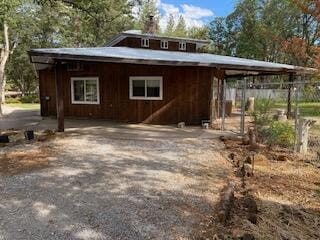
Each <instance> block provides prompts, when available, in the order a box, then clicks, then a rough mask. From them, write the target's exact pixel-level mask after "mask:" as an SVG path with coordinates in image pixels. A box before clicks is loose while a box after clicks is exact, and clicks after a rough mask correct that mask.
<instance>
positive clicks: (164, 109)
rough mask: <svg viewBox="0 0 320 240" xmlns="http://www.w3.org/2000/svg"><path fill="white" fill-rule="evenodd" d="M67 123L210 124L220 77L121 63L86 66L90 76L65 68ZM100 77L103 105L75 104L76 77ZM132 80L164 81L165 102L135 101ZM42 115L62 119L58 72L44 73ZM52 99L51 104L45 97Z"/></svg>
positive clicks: (195, 70)
mask: <svg viewBox="0 0 320 240" xmlns="http://www.w3.org/2000/svg"><path fill="white" fill-rule="evenodd" d="M59 74H61V75H60V76H61V77H62V80H63V96H64V114H65V116H66V117H81V118H82V117H83V118H96V119H110V120H115V121H121V122H133V123H154V124H175V123H177V122H180V121H184V122H186V123H187V124H199V123H200V122H201V120H204V119H209V115H210V101H211V84H212V79H213V78H214V76H217V71H215V70H213V69H211V68H206V67H169V66H150V65H134V64H118V63H85V64H84V71H79V72H69V71H67V70H66V66H65V65H62V69H61V70H60V71H59ZM85 76H87V77H99V88H100V104H99V105H86V104H71V82H70V81H71V80H70V79H71V77H85ZM130 76H162V77H163V100H161V101H151V100H130V99H129V77H130ZM39 78H40V98H41V114H42V115H43V116H48V115H56V97H55V95H56V93H55V91H56V88H55V80H54V69H46V70H42V71H40V73H39ZM46 96H48V97H50V100H49V101H47V100H46V99H45V97H46Z"/></svg>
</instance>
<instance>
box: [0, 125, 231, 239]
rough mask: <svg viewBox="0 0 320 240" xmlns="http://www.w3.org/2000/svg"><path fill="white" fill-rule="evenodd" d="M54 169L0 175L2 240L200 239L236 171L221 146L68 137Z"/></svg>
mask: <svg viewBox="0 0 320 240" xmlns="http://www.w3.org/2000/svg"><path fill="white" fill-rule="evenodd" d="M48 147H49V149H50V154H49V156H48V159H49V165H48V166H47V167H45V168H42V169H37V170H33V171H29V172H22V173H19V174H16V175H10V176H7V175H0V239H1V240H2V239H10V240H11V239H12V240H18V239H24V240H27V239H32V240H35V239H68V240H69V239H113V240H114V239H131V240H135V239H193V238H194V237H193V236H194V234H195V233H196V231H197V228H198V227H199V224H200V223H201V222H203V221H206V220H207V217H208V216H210V214H212V212H213V211H214V208H213V207H214V204H215V202H216V201H217V200H218V197H219V191H220V190H221V188H222V186H223V185H224V184H225V182H226V180H227V178H228V175H229V173H230V168H229V166H228V165H227V163H226V162H225V161H224V159H223V158H222V156H221V155H220V153H219V150H220V149H222V148H223V146H222V144H221V143H220V142H219V141H218V140H213V139H205V138H201V137H196V138H183V137H182V138H171V139H165V137H164V138H154V139H146V140H144V139H143V138H142V139H135V138H132V139H130V138H128V139H126V138H125V137H122V138H116V137H108V136H106V135H105V134H88V133H85V132H78V131H74V132H69V133H66V134H64V135H61V136H58V137H57V138H55V139H54V140H52V141H50V142H44V143H36V144H32V145H21V146H19V147H14V148H3V149H0V151H6V152H7V153H10V152H12V151H17V150H25V149H36V150H39V149H40V150H41V149H43V148H47V149H48Z"/></svg>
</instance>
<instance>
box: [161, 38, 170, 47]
mask: <svg viewBox="0 0 320 240" xmlns="http://www.w3.org/2000/svg"><path fill="white" fill-rule="evenodd" d="M160 47H161V49H168V48H169V41H167V40H161V42H160Z"/></svg>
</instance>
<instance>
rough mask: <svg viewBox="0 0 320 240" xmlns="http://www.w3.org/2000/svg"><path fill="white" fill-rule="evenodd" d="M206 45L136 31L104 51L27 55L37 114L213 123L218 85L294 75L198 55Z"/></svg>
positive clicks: (292, 70) (295, 70)
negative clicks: (240, 79)
mask: <svg viewBox="0 0 320 240" xmlns="http://www.w3.org/2000/svg"><path fill="white" fill-rule="evenodd" d="M208 43H209V42H207V41H203V40H194V39H185V38H170V37H163V36H157V35H154V34H142V33H139V32H136V31H129V32H124V33H122V34H119V35H117V36H116V37H114V38H113V39H111V41H110V42H109V43H108V44H107V46H106V47H97V48H56V49H33V50H31V51H30V52H29V54H30V58H31V61H32V63H33V64H34V65H35V68H36V70H37V72H38V76H39V81H40V99H41V115H42V116H57V117H58V120H59V121H58V123H59V126H58V129H59V130H60V131H63V129H64V123H63V121H64V116H66V117H75V118H80V117H81V118H94V119H108V120H114V121H121V122H132V123H153V124H173V123H178V122H181V121H183V122H186V123H187V124H200V123H201V121H202V120H211V121H212V120H214V119H215V118H216V117H218V115H217V112H216V109H217V107H216V105H219V99H221V90H220V89H221V86H222V84H223V79H225V78H227V77H231V76H250V75H262V74H263V75H270V74H291V75H293V74H299V73H301V72H303V71H306V69H303V68H301V67H295V66H291V65H285V64H276V63H269V62H261V61H255V60H248V59H241V58H235V57H226V56H219V55H213V54H204V53H199V52H198V49H200V48H201V47H203V46H205V45H206V44H208Z"/></svg>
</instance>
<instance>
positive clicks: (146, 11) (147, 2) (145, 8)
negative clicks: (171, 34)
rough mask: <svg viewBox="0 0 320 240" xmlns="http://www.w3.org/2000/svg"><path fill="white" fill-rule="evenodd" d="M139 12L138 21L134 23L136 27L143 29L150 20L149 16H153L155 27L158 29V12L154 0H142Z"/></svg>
mask: <svg viewBox="0 0 320 240" xmlns="http://www.w3.org/2000/svg"><path fill="white" fill-rule="evenodd" d="M139 12H140V13H139V17H138V21H137V24H136V28H137V29H140V30H142V31H144V30H145V25H146V24H147V23H148V22H149V21H150V16H153V20H154V22H155V24H156V29H157V30H159V21H160V13H159V9H158V7H157V2H156V0H144V1H142V3H141V6H140V11H139Z"/></svg>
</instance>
